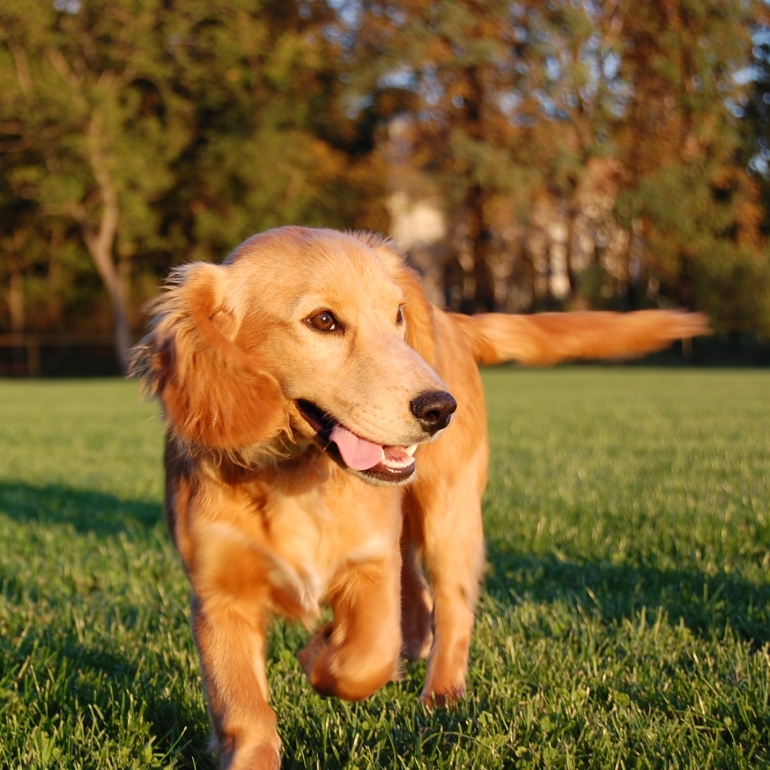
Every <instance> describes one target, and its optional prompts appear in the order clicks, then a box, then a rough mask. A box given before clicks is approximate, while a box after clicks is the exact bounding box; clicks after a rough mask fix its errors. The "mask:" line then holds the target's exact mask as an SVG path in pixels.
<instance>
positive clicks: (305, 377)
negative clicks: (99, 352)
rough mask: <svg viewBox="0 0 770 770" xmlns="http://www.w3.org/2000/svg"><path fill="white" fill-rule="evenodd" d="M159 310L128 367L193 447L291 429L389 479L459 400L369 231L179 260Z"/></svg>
mask: <svg viewBox="0 0 770 770" xmlns="http://www.w3.org/2000/svg"><path fill="white" fill-rule="evenodd" d="M154 312H155V318H154V320H153V324H152V328H151V331H150V332H149V334H148V335H147V336H146V337H145V338H144V339H143V340H142V341H141V342H140V343H139V344H138V345H137V347H136V349H135V354H134V365H133V369H134V371H135V373H137V374H139V375H140V376H141V377H142V378H143V379H144V381H145V384H146V385H147V387H148V389H149V390H150V392H151V393H152V394H153V395H156V396H157V397H158V398H159V399H160V401H161V403H162V405H163V409H164V413H165V416H166V419H167V421H168V423H169V425H170V427H171V429H172V430H173V431H174V432H175V433H176V434H177V435H178V436H179V437H181V438H182V439H183V440H185V441H188V442H191V443H194V444H196V445H199V446H202V447H211V448H214V449H218V450H225V451H236V452H241V451H244V452H248V450H249V449H250V448H253V447H255V446H257V445H260V444H267V443H269V442H271V441H276V440H278V439H280V437H281V436H284V437H285V436H290V437H292V439H291V440H292V441H293V442H294V443H297V444H300V443H301V442H302V441H305V442H307V441H312V442H314V443H315V444H316V445H318V446H320V447H321V448H322V449H324V450H325V451H326V452H327V453H328V454H329V455H330V456H332V457H333V459H334V460H335V461H336V462H338V463H339V464H340V465H342V466H343V467H345V468H346V469H348V470H350V471H351V472H353V473H355V474H357V475H359V476H361V477H362V478H364V479H365V480H367V481H369V482H372V483H398V482H403V481H406V480H407V479H409V478H410V477H411V475H412V474H413V472H414V470H415V463H414V457H413V455H414V450H415V447H416V445H418V444H419V443H421V442H424V441H427V440H430V439H432V438H434V437H435V436H437V435H438V434H439V433H440V432H441V431H442V430H443V429H444V428H446V426H447V425H448V424H449V421H450V419H451V415H452V413H453V412H454V411H455V408H456V403H455V401H454V399H453V398H452V396H451V395H450V394H449V393H448V392H447V390H446V388H445V386H444V384H443V383H442V382H441V380H440V378H439V377H438V375H437V374H436V372H435V371H434V370H433V369H432V368H431V366H430V365H429V363H428V361H431V360H432V359H433V357H434V355H435V350H434V345H435V338H434V335H433V330H432V323H433V319H432V311H431V308H430V304H429V303H428V301H427V300H426V298H425V296H424V294H423V292H422V288H421V284H420V281H419V278H418V277H417V276H416V274H414V273H413V272H412V271H411V270H410V269H409V268H407V267H406V266H405V265H404V264H403V261H402V260H401V258H400V257H399V256H398V255H397V254H396V252H395V251H394V250H393V249H392V248H391V247H390V246H389V245H388V244H387V242H385V241H382V240H380V239H377V238H376V237H374V236H368V235H361V234H343V233H339V232H335V231H331V230H312V229H305V228H295V227H288V228H281V229H278V230H271V231H269V232H267V233H263V234H261V235H257V236H254V237H252V238H250V239H249V240H247V241H245V242H244V243H243V244H241V246H239V247H238V248H237V249H236V250H235V251H234V252H233V254H232V255H231V256H230V257H229V258H228V260H227V261H226V262H225V263H224V264H222V265H212V264H207V263H195V264H190V265H186V266H184V267H182V268H179V269H178V270H176V271H175V272H174V274H173V275H172V277H171V279H170V281H169V284H168V286H167V290H166V292H165V293H164V295H163V296H162V297H161V298H160V299H158V300H157V301H156V302H155V305H154ZM418 351H419V352H418ZM426 359H427V360H426Z"/></svg>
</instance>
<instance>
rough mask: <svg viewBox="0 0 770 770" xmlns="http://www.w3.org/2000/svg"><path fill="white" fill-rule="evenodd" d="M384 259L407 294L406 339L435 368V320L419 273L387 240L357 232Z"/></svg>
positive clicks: (405, 307) (405, 313)
mask: <svg viewBox="0 0 770 770" xmlns="http://www.w3.org/2000/svg"><path fill="white" fill-rule="evenodd" d="M355 235H356V237H357V238H358V239H359V240H361V241H363V242H364V243H365V244H366V245H367V246H369V248H371V249H372V251H374V253H375V254H377V256H378V257H379V258H380V259H381V260H382V262H383V263H384V264H385V267H386V268H387V269H388V272H390V274H391V275H392V276H393V278H394V280H395V281H396V283H397V284H398V285H399V286H400V287H401V291H402V292H403V293H404V317H405V319H406V341H407V343H408V344H409V347H410V348H412V349H413V350H416V351H417V352H418V353H419V354H420V355H421V356H422V357H423V358H424V359H425V360H426V361H427V362H428V363H429V364H430V365H431V366H432V367H434V368H435V367H436V364H437V361H436V358H437V349H436V319H435V317H434V315H433V305H431V302H430V300H429V299H428V295H427V294H426V293H425V288H424V286H423V284H422V278H420V274H419V273H418V272H417V271H416V270H414V269H413V268H411V267H409V266H408V265H407V264H406V260H405V258H404V256H403V255H402V254H401V253H399V251H398V250H397V249H396V247H395V246H394V245H393V244H392V243H391V242H390V241H389V240H387V239H385V238H382V237H380V236H378V235H374V234H372V233H361V232H359V233H355Z"/></svg>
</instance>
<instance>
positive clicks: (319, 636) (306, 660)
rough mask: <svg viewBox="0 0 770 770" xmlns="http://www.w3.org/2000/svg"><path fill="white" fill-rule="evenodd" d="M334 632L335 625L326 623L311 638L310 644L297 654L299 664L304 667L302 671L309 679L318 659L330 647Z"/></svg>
mask: <svg viewBox="0 0 770 770" xmlns="http://www.w3.org/2000/svg"><path fill="white" fill-rule="evenodd" d="M333 630H334V624H333V623H326V624H325V625H323V626H321V627H320V628H319V629H317V630H316V631H315V633H314V634H313V635H312V636H311V637H310V640H309V641H308V643H307V644H306V645H305V646H304V647H303V648H302V649H301V650H300V651H299V652H298V653H297V659H298V660H299V664H300V666H302V670H303V671H304V672H305V676H307V677H308V678H310V673H311V671H312V670H313V664H314V663H315V661H316V659H317V658H318V656H319V655H320V653H321V652H322V651H323V650H325V649H326V648H327V647H328V646H329V640H330V639H331V635H332V631H333Z"/></svg>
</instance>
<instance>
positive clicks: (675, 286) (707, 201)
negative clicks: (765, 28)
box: [615, 0, 767, 328]
mask: <svg viewBox="0 0 770 770" xmlns="http://www.w3.org/2000/svg"><path fill="white" fill-rule="evenodd" d="M621 34H622V41H623V53H622V56H621V62H620V73H621V76H622V77H623V79H624V80H625V81H626V82H627V83H628V84H629V90H628V96H627V100H626V104H625V106H624V119H623V121H622V122H621V123H620V124H619V125H618V128H617V131H616V135H615V140H616V142H617V144H618V148H619V150H620V153H621V157H622V158H623V162H624V168H625V174H626V176H625V182H626V192H625V194H624V195H622V196H621V197H620V200H619V206H618V210H619V212H620V214H621V217H622V218H623V219H624V220H625V221H627V222H630V221H631V220H635V221H636V222H637V223H638V226H639V229H640V232H641V234H642V237H643V239H644V241H645V244H646V254H645V255H646V259H647V261H648V269H649V270H650V271H651V274H652V277H653V278H654V280H655V281H659V283H660V294H661V295H662V296H665V297H668V298H669V301H671V300H673V301H674V302H676V303H679V304H684V305H690V306H692V305H693V304H696V305H698V306H699V307H700V309H702V310H705V311H707V312H708V313H709V314H710V315H711V316H712V319H714V321H715V322H716V324H717V325H718V326H722V327H723V328H735V327H740V326H742V325H745V321H746V319H745V310H742V309H741V307H740V306H739V305H740V303H737V301H736V300H737V298H738V297H739V296H740V293H736V292H735V291H734V290H733V289H731V288H730V287H729V285H728V284H727V283H725V278H726V277H727V276H729V275H735V276H736V278H738V276H745V275H750V274H751V275H755V276H757V275H759V274H760V273H762V272H763V271H764V270H765V269H766V263H767V257H766V254H765V252H764V249H763V239H762V235H761V230H760V225H761V219H762V212H761V208H760V205H759V196H758V188H757V185H756V184H755V182H754V181H753V180H752V179H751V177H750V175H749V174H748V172H747V170H746V168H745V167H743V166H742V165H741V163H740V159H739V156H740V147H741V137H740V134H739V121H738V114H739V113H738V111H737V109H736V107H737V105H738V104H739V103H740V101H741V98H742V94H741V91H742V88H741V86H740V84H739V83H738V80H737V75H738V74H739V73H740V72H741V71H742V70H743V69H744V68H745V67H747V66H748V64H749V53H750V49H751V38H750V16H749V6H748V4H747V3H745V2H743V0H678V2H673V1H672V0H650V2H646V3H642V4H636V5H635V6H634V11H633V13H629V14H628V15H627V17H626V19H625V21H624V24H623V29H622V33H621ZM739 283H743V284H746V283H747V281H745V280H744V279H743V278H741V279H740V280H739ZM763 302H764V300H763ZM744 304H745V303H744Z"/></svg>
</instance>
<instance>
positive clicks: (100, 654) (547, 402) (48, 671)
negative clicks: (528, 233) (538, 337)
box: [0, 367, 770, 770]
mask: <svg viewBox="0 0 770 770" xmlns="http://www.w3.org/2000/svg"><path fill="white" fill-rule="evenodd" d="M484 377H485V382H486V386H487V394H488V402H489V408H490V415H491V420H490V432H491V443H492V458H493V459H492V468H491V478H490V484H489V489H488V491H487V495H486V500H485V519H486V532H487V543H488V554H489V570H488V573H487V578H486V583H485V591H484V595H483V599H482V602H481V607H480V610H479V616H478V624H477V628H476V633H475V637H474V644H473V648H472V661H471V668H470V675H469V694H468V696H467V698H466V699H465V700H464V701H463V702H462V703H461V704H460V705H459V706H458V707H457V708H455V709H452V710H448V711H437V712H435V713H432V714H431V713H427V712H426V711H425V710H424V709H423V708H422V707H421V706H420V704H419V702H418V700H417V694H418V692H419V688H420V685H421V682H422V679H423V675H424V665H417V666H410V667H408V668H406V670H405V678H404V681H403V682H400V683H394V684H390V685H388V686H386V687H385V688H383V689H382V690H381V691H380V692H379V693H377V694H376V695H375V696H374V697H372V698H371V699H370V700H368V701H366V702H364V703H359V704H348V703H343V702H340V701H335V700H325V699H322V698H320V697H318V696H317V695H315V693H313V691H312V690H311V689H310V687H309V686H308V685H307V683H306V682H305V680H304V676H303V675H302V673H301V670H300V668H299V664H298V663H297V661H296V658H295V653H296V651H297V650H298V649H299V648H300V646H301V645H302V643H303V639H304V638H305V636H306V632H304V631H302V630H301V629H298V628H296V627H293V626H290V625H287V624H284V623H278V624H276V626H275V629H274V633H273V636H272V641H271V648H270V662H269V676H270V680H271V685H272V688H273V706H274V708H275V709H276V711H277V712H278V725H279V731H280V732H281V735H282V738H283V741H284V762H283V767H284V768H372V769H374V768H391V767H392V768H426V769H427V768H431V770H434V769H436V768H463V769H465V768H479V770H492V769H493V768H517V767H565V768H572V767H595V768H615V767H618V768H630V767H660V768H664V767H691V768H698V769H699V770H700V769H702V768H712V767H729V768H739V767H747V768H748V767H763V766H770V513H769V512H768V501H769V500H770V371H695V370H655V369H624V368H599V367H597V368H592V367H587V368H565V369H557V370H544V371H529V370H518V369H497V370H488V371H486V372H485V375H484ZM155 414H156V408H155V407H154V406H153V405H148V404H145V403H143V402H142V401H141V399H140V397H139V395H138V389H137V386H136V384H135V383H130V382H120V381H79V382H71V381H68V382H0V768H24V769H25V770H26V769H27V768H45V770H48V769H49V768H68V769H71V768H116V769H119V770H126V768H166V767H168V768H170V767H174V768H211V767H213V766H214V765H213V763H212V760H211V759H210V757H209V755H208V752H207V748H206V744H207V739H208V721H207V716H206V710H205V703H204V700H203V696H202V691H201V682H200V674H199V671H198V663H197V658H196V654H195V650H194V647H193V643H192V639H191V634H190V630H189V609H188V604H187V597H188V589H187V584H186V581H185V579H184V576H183V574H182V571H181V568H180V566H179V563H178V561H177V558H176V555H175V553H174V551H173V549H172V547H171V546H170V544H169V542H168V538H167V536H166V532H165V524H164V522H163V520H162V514H161V507H160V500H161V488H162V478H161V467H160V452H161V441H162V428H161V425H160V423H159V421H158V420H157V419H156V418H155Z"/></svg>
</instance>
